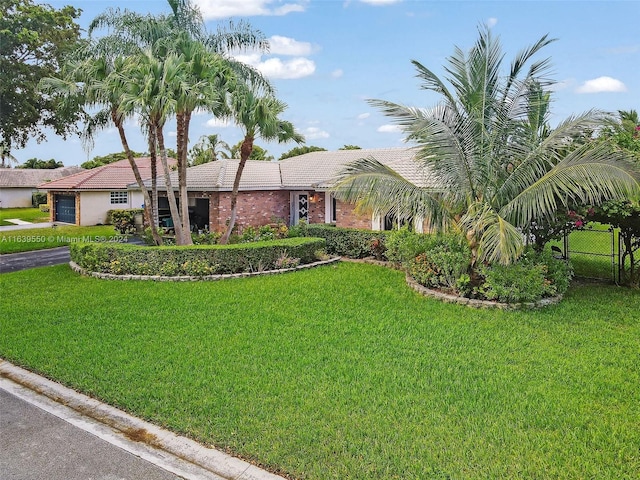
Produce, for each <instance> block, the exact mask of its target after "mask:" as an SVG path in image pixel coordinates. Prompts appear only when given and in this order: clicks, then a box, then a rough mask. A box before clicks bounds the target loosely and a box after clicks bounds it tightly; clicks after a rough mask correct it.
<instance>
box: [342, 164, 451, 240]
mask: <svg viewBox="0 0 640 480" xmlns="http://www.w3.org/2000/svg"><path fill="white" fill-rule="evenodd" d="M332 183H333V186H332V192H334V194H335V195H336V197H337V198H338V199H340V200H343V201H346V202H349V203H353V204H356V205H357V206H358V207H359V208H360V209H362V210H366V211H371V212H377V213H380V214H387V213H390V214H392V215H394V216H397V217H398V218H424V219H425V220H426V222H427V223H428V224H429V225H430V226H432V227H433V228H434V229H436V230H444V229H446V228H447V227H448V226H449V225H450V224H451V221H452V214H451V212H449V211H448V210H447V208H446V204H445V203H444V202H442V198H441V196H442V191H435V190H429V189H425V188H421V187H418V186H416V185H415V184H413V183H411V182H410V181H408V180H407V179H406V178H404V177H403V176H402V175H400V174H399V173H397V172H396V171H395V170H393V169H391V168H390V167H388V166H386V165H384V164H382V163H380V162H379V161H378V160H376V159H375V158H373V157H366V158H361V159H358V160H356V161H354V162H351V163H349V164H347V165H346V166H345V167H344V168H343V169H342V170H341V171H340V172H339V173H338V175H337V176H336V178H334V179H333V182H332Z"/></svg>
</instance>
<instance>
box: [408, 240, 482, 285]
mask: <svg viewBox="0 0 640 480" xmlns="http://www.w3.org/2000/svg"><path fill="white" fill-rule="evenodd" d="M407 238H409V237H407ZM407 245H408V246H407V247H406V250H407V251H411V248H414V247H415V248H417V246H420V247H421V248H424V249H425V250H424V251H423V252H422V253H419V254H418V255H417V256H416V257H415V258H414V259H412V260H409V261H408V262H407V266H408V272H409V275H411V276H412V277H413V278H414V279H415V280H416V281H417V282H418V283H420V284H422V285H425V286H427V287H440V288H445V289H449V290H455V291H458V289H460V288H461V287H463V286H465V285H466V284H467V283H468V282H466V281H465V278H467V277H468V272H469V266H470V263H471V250H470V249H469V246H468V245H467V243H466V242H465V241H464V239H462V238H461V237H460V236H459V235H453V234H447V235H424V236H421V238H419V241H418V242H413V241H410V242H407ZM463 276H465V277H463Z"/></svg>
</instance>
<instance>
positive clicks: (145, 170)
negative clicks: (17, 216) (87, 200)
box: [39, 157, 176, 190]
mask: <svg viewBox="0 0 640 480" xmlns="http://www.w3.org/2000/svg"><path fill="white" fill-rule="evenodd" d="M135 161H136V164H137V165H138V170H139V171H140V176H141V177H142V178H143V179H147V178H150V177H151V159H150V158H149V157H141V158H136V159H135ZM175 163H176V161H175V160H174V159H169V164H170V165H174V164H175ZM158 172H159V173H158V174H159V175H161V174H162V165H161V163H160V161H158ZM129 185H134V187H135V186H137V183H136V177H135V175H134V174H133V169H132V168H131V165H130V164H129V160H126V159H125V160H119V161H117V162H113V163H110V164H108V165H104V166H102V167H97V168H92V169H90V170H84V171H82V172H80V173H76V174H75V175H70V176H68V177H64V178H61V179H58V180H54V181H52V182H48V183H43V184H41V185H39V188H41V189H43V190H125V189H126V188H127V187H128V186H129Z"/></svg>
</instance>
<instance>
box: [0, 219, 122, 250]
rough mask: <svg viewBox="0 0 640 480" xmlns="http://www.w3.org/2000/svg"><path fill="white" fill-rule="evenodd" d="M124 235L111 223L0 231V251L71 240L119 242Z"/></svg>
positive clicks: (34, 248) (51, 245) (27, 248)
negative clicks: (93, 225)
mask: <svg viewBox="0 0 640 480" xmlns="http://www.w3.org/2000/svg"><path fill="white" fill-rule="evenodd" d="M123 238H124V237H123V236H122V235H120V234H119V233H117V232H116V231H115V229H114V228H113V226H112V225H100V226H97V227H76V226H64V227H63V226H56V227H53V228H28V229H20V230H8V231H0V253H18V252H28V251H31V250H42V249H45V248H54V247H62V246H65V245H69V244H70V243H73V242H81V241H84V242H108V241H114V242H119V241H121V240H122V239H123Z"/></svg>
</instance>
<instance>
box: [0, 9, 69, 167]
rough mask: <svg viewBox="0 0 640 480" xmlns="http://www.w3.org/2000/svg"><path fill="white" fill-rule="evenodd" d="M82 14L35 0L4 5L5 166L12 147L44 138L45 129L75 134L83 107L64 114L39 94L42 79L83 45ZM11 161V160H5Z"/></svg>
mask: <svg viewBox="0 0 640 480" xmlns="http://www.w3.org/2000/svg"><path fill="white" fill-rule="evenodd" d="M80 12H81V11H80V10H78V9H76V8H74V7H70V6H67V7H63V8H61V9H60V10H56V9H54V8H52V7H50V6H49V5H41V4H36V3H34V2H33V0H2V1H1V2H0V78H2V82H0V112H2V114H1V115H0V136H1V137H2V139H1V141H0V143H2V145H3V152H5V153H3V155H2V160H3V165H4V160H5V157H6V155H7V154H9V153H10V152H11V150H12V149H13V148H14V147H18V148H20V147H24V146H25V144H26V143H27V141H28V140H29V139H31V138H35V139H36V140H37V141H42V140H43V139H44V138H45V134H44V131H43V127H49V128H52V129H53V130H54V131H55V132H56V133H57V134H60V135H63V136H64V135H66V134H67V133H68V132H73V131H74V129H75V122H76V120H77V119H78V115H79V106H78V105H77V104H73V103H69V104H67V108H66V109H61V108H59V106H58V105H57V104H56V102H55V99H52V98H50V97H48V96H46V95H43V94H42V93H41V92H40V91H39V90H38V82H39V81H40V79H42V78H45V77H48V76H52V75H54V74H55V73H56V72H57V71H58V70H59V67H60V65H61V63H62V61H63V59H64V58H65V56H66V55H68V54H69V53H71V52H72V51H74V50H75V49H76V48H77V47H78V45H79V38H80V27H79V25H78V24H77V23H75V19H76V18H78V17H79V16H80ZM6 158H10V157H6Z"/></svg>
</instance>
